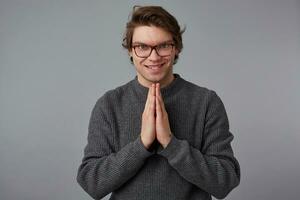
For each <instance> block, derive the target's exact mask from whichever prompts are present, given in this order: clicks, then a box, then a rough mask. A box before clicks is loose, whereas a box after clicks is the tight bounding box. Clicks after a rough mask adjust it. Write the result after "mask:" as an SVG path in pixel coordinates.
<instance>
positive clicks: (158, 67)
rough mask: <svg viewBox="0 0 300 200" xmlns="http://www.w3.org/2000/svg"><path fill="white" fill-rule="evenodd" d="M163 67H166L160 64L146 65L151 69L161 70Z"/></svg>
mask: <svg viewBox="0 0 300 200" xmlns="http://www.w3.org/2000/svg"><path fill="white" fill-rule="evenodd" d="M163 65H164V63H162V64H159V65H145V66H146V67H147V68H149V69H160V68H162V66H163Z"/></svg>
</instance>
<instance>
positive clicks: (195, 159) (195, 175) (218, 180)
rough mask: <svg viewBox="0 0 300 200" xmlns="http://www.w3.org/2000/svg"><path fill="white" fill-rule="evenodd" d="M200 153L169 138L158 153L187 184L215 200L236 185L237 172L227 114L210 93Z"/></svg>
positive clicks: (175, 139) (221, 104)
mask: <svg viewBox="0 0 300 200" xmlns="http://www.w3.org/2000/svg"><path fill="white" fill-rule="evenodd" d="M209 104H210V105H209V107H208V113H207V117H206V122H205V128H204V133H203V134H204V135H203V136H204V137H203V144H202V148H201V149H196V148H194V147H193V146H191V145H190V144H189V143H188V142H187V141H186V140H180V139H177V138H176V137H175V136H174V135H172V138H171V141H170V143H169V144H168V146H167V147H166V148H165V149H163V150H162V151H160V152H159V154H160V155H162V156H164V157H166V158H167V159H168V162H169V164H170V165H171V166H172V167H173V168H174V169H175V170H176V171H177V172H178V173H179V174H180V175H181V176H182V177H183V178H184V179H186V180H187V181H189V182H191V183H193V184H195V185H196V186H197V187H199V188H201V189H202V190H204V191H206V192H208V193H210V194H212V195H213V196H215V197H217V198H225V196H226V195H227V194H228V193H229V192H230V191H231V190H232V189H233V188H234V187H236V186H237V185H238V184H239V181H240V168H239V164H238V162H237V160H236V159H235V158H234V156H233V151H232V148H231V145H230V143H231V141H232V139H233V135H232V134H231V133H230V132H229V123H228V119H227V114H226V111H225V108H224V105H223V103H222V102H221V99H220V98H219V97H218V96H217V95H216V94H215V92H212V98H211V100H210V103H209Z"/></svg>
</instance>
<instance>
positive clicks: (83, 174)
mask: <svg viewBox="0 0 300 200" xmlns="http://www.w3.org/2000/svg"><path fill="white" fill-rule="evenodd" d="M88 174H89V173H88V172H87V171H85V170H84V169H80V168H79V170H78V174H77V177H76V181H77V183H78V184H79V185H80V186H81V188H82V189H83V190H84V191H85V192H86V193H88V194H89V195H90V196H91V197H92V198H94V199H101V198H103V197H105V196H106V195H107V194H108V193H107V192H105V191H104V188H102V187H99V186H101V185H102V184H101V183H99V181H97V180H96V179H95V178H93V177H91V176H89V175H88Z"/></svg>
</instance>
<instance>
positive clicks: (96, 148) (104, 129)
mask: <svg viewBox="0 0 300 200" xmlns="http://www.w3.org/2000/svg"><path fill="white" fill-rule="evenodd" d="M100 100H101V99H100ZM103 104H104V103H103V102H102V101H99V102H97V104H96V105H95V107H94V109H93V111H92V114H91V118H90V123H89V133H88V144H87V146H86V147H85V150H84V158H83V160H82V164H81V165H80V167H79V169H78V175H77V181H78V183H79V184H80V185H81V187H82V188H83V189H84V190H85V191H86V192H87V193H88V194H89V195H90V196H92V197H93V198H95V199H101V198H102V197H104V196H106V195H107V194H109V193H111V192H112V191H114V190H116V189H117V188H119V187H120V186H121V185H122V184H124V183H125V182H126V181H127V180H129V179H130V178H131V177H133V176H134V175H135V174H136V173H137V171H138V170H139V169H140V167H141V166H142V165H143V163H144V161H145V159H146V158H147V157H149V156H150V155H152V153H151V152H149V151H147V150H146V149H145V147H144V146H143V144H142V142H141V138H140V137H138V138H137V139H136V140H135V141H133V142H131V143H129V144H127V145H126V146H124V147H123V148H122V149H120V150H119V151H118V152H115V145H114V133H113V132H112V131H111V126H110V121H109V120H108V119H107V117H106V116H105V115H104V112H103V110H105V107H103Z"/></svg>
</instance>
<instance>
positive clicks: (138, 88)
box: [77, 74, 240, 200]
mask: <svg viewBox="0 0 300 200" xmlns="http://www.w3.org/2000/svg"><path fill="white" fill-rule="evenodd" d="M174 76H175V79H174V80H173V81H172V82H171V83H170V84H169V85H167V86H166V87H164V88H161V94H162V97H163V101H164V104H165V108H166V111H167V113H168V118H169V123H170V128H171V131H172V137H171V141H170V143H169V144H168V145H167V147H166V148H163V147H162V146H161V145H160V144H159V143H158V142H157V141H156V142H155V143H154V144H153V145H152V147H151V149H150V150H147V149H146V148H145V147H144V145H143V143H142V141H141V136H140V133H141V118H142V113H143V111H144V107H145V102H146V99H147V94H148V88H146V87H144V86H143V85H141V84H140V83H139V82H138V79H137V77H135V78H134V79H133V80H131V81H130V82H128V83H126V84H124V85H122V86H120V87H117V88H115V89H113V90H110V91H108V92H106V93H105V94H104V95H103V96H102V97H100V98H99V99H98V101H97V102H96V105H95V106H94V108H93V111H92V114H91V118H90V122H89V129H88V143H87V145H86V147H85V149H84V158H83V160H82V163H81V165H80V166H79V169H78V175H77V181H78V183H79V184H80V185H81V187H82V188H83V189H84V190H85V191H86V192H87V193H88V194H89V195H90V196H92V197H93V198H94V199H101V198H102V197H104V196H106V195H107V194H109V193H112V194H111V196H110V200H208V199H212V198H211V195H213V196H214V197H216V198H225V197H226V195H227V194H228V193H229V192H230V191H231V190H232V189H233V188H234V187H236V186H237V185H238V184H239V181H240V168H239V164H238V161H237V160H236V158H235V157H234V155H233V151H232V148H231V144H230V143H231V141H232V140H233V135H232V134H231V132H230V131H229V123H228V118H227V114H226V111H225V107H224V105H223V103H222V101H221V99H220V98H219V96H218V95H217V94H216V92H214V91H213V90H209V89H207V88H204V87H200V86H198V85H195V84H193V83H191V82H188V81H186V80H184V79H183V78H182V77H180V75H178V74H174Z"/></svg>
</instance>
